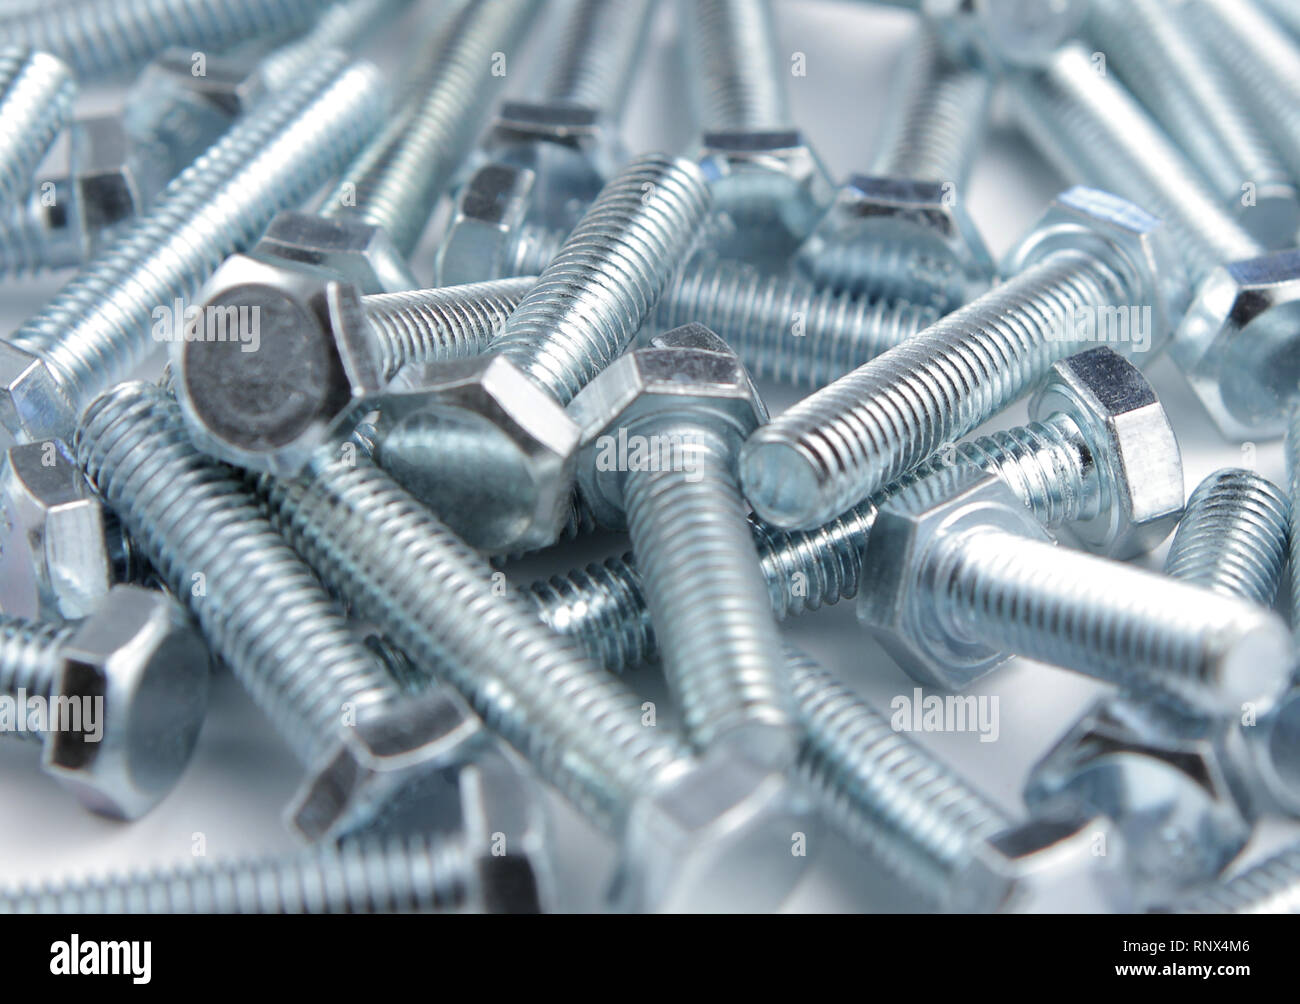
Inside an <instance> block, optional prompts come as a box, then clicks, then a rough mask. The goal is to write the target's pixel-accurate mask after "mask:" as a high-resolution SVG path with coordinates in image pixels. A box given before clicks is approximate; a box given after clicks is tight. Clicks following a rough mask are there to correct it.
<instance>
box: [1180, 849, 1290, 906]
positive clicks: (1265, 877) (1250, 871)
mask: <svg viewBox="0 0 1300 1004" xmlns="http://www.w3.org/2000/svg"><path fill="white" fill-rule="evenodd" d="M1177 912H1179V913H1300V844H1295V843H1293V844H1288V845H1287V846H1285V847H1283V848H1282V849H1281V850H1280V851H1277V852H1275V853H1274V854H1271V855H1269V856H1268V857H1267V858H1265V859H1264V860H1263V861H1260V862H1258V863H1257V864H1254V865H1251V866H1250V867H1249V868H1246V869H1244V870H1243V871H1241V872H1238V873H1237V874H1236V875H1234V876H1233V877H1232V878H1230V879H1228V880H1227V881H1226V882H1222V883H1220V884H1218V885H1215V886H1208V887H1206V888H1205V889H1202V890H1200V891H1199V892H1196V893H1194V894H1193V895H1191V896H1189V897H1187V899H1185V900H1184V901H1183V902H1181V903H1179V904H1178V907H1177Z"/></svg>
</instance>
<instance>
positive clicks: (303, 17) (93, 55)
mask: <svg viewBox="0 0 1300 1004" xmlns="http://www.w3.org/2000/svg"><path fill="white" fill-rule="evenodd" d="M326 2H327V0H159V2H156V3H152V4H149V5H147V6H146V5H142V4H124V3H119V2H118V0H71V2H69V3H59V4H57V5H49V4H45V5H42V6H41V7H40V8H39V9H38V10H31V11H19V12H15V13H10V14H0V38H3V39H5V41H6V42H10V43H17V44H20V45H25V46H27V47H29V48H32V49H38V50H40V51H42V52H48V53H51V54H53V55H55V56H57V57H58V58H59V59H62V60H63V61H64V62H65V63H67V64H68V65H69V66H70V67H72V70H73V72H74V73H76V75H77V79H79V80H90V79H92V78H96V77H104V76H108V75H111V74H113V73H117V72H120V71H122V70H128V69H131V68H132V67H135V66H137V65H139V64H140V63H143V62H144V61H145V60H147V59H149V58H151V57H152V56H154V55H156V54H157V52H158V50H159V49H163V48H166V47H167V46H169V45H188V46H192V47H196V48H200V49H203V50H218V49H222V48H225V47H227V46H230V45H232V44H233V43H235V42H239V41H242V40H244V39H254V38H267V37H271V36H274V35H277V34H280V33H283V32H286V31H290V30H293V29H295V28H298V27H300V26H303V25H306V24H307V23H308V22H310V21H311V19H312V18H313V17H315V16H317V15H318V14H319V13H320V10H321V8H322V7H324V6H325V4H326Z"/></svg>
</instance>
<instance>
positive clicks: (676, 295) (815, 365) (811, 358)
mask: <svg viewBox="0 0 1300 1004" xmlns="http://www.w3.org/2000/svg"><path fill="white" fill-rule="evenodd" d="M938 319H939V312H938V311H937V310H935V309H933V308H931V307H918V306H914V305H913V304H910V303H898V302H886V301H883V300H873V299H869V298H867V297H856V296H851V295H847V294H843V293H836V292H833V291H830V290H818V289H817V288H816V287H815V286H814V285H812V284H811V283H808V282H805V281H803V280H802V279H797V278H793V277H783V276H767V275H763V274H761V273H759V272H757V271H755V270H753V269H749V268H745V267H744V266H741V265H738V264H736V263H735V262H727V261H719V262H716V263H714V264H712V265H703V266H701V267H697V268H692V269H690V270H687V271H684V272H683V273H681V274H680V275H679V276H678V277H677V279H676V281H675V282H674V283H673V285H672V286H671V287H669V289H668V291H667V292H666V293H665V294H664V297H663V299H662V300H661V301H660V304H659V310H658V316H657V317H656V323H657V325H658V327H659V328H661V329H663V330H667V329H670V328H675V327H677V326H678V325H681V324H687V323H690V322H697V323H699V324H703V325H704V326H705V327H707V328H709V329H711V330H712V331H714V332H716V333H717V334H718V335H719V336H720V337H721V338H722V339H723V340H724V341H726V342H727V344H728V345H730V346H731V347H732V348H733V349H735V351H736V352H737V353H738V354H739V355H740V357H741V358H742V359H743V360H744V361H745V365H746V367H747V368H748V369H749V371H750V372H751V373H753V374H754V375H755V376H757V377H761V378H765V379H771V380H779V381H782V382H785V383H792V384H798V385H800V386H805V387H812V388H818V387H822V386H825V385H826V384H828V383H830V382H831V381H833V380H836V379H838V378H839V377H841V376H843V375H844V374H845V373H848V372H850V371H851V370H854V369H856V368H857V367H858V366H861V365H862V364H863V363H865V362H867V361H868V360H870V359H874V358H875V357H876V356H878V355H880V354H881V353H883V352H885V351H887V350H888V349H891V348H893V347H894V346H895V345H898V344H900V343H901V342H903V341H905V340H906V339H908V338H911V337H912V336H913V335H915V334H917V333H918V332H919V331H921V330H923V329H924V328H925V327H927V326H928V325H930V324H933V323H934V322H935V321H937V320H938Z"/></svg>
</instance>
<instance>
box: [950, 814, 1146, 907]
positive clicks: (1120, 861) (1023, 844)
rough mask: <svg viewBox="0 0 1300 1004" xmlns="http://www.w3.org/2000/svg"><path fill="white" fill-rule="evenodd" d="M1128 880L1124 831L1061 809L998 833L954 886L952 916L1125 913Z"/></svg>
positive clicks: (1129, 904) (1098, 818)
mask: <svg viewBox="0 0 1300 1004" xmlns="http://www.w3.org/2000/svg"><path fill="white" fill-rule="evenodd" d="M1130 881H1131V879H1130V876H1129V874H1128V870H1127V867H1126V851H1125V848H1124V843H1123V840H1122V838H1121V836H1120V834H1119V833H1118V832H1117V831H1116V829H1115V827H1114V826H1113V824H1112V823H1111V822H1110V820H1108V819H1106V818H1105V817H1103V816H1096V815H1091V814H1088V813H1085V812H1075V811H1071V810H1070V809H1068V808H1067V809H1064V810H1062V811H1060V812H1051V813H1045V814H1042V815H1039V816H1036V817H1035V818H1034V819H1031V820H1028V821H1027V822H1024V823H1020V824H1018V825H1016V826H1012V827H1010V828H1009V829H1006V830H1003V831H1002V832H1001V833H997V834H994V835H993V836H992V837H990V838H988V839H987V840H986V841H984V842H983V843H982V844H980V845H979V846H978V848H977V849H976V851H975V853H974V854H973V855H972V857H971V860H970V862H969V863H968V865H967V867H966V868H965V869H964V870H963V871H962V872H960V873H959V874H958V875H957V876H956V878H955V879H954V881H953V883H952V890H953V899H952V900H951V902H950V903H949V904H947V905H948V907H949V908H950V909H951V910H953V911H954V912H962V913H964V912H969V911H973V910H980V911H987V912H997V913H1123V912H1127V911H1129V910H1131V909H1132V896H1131V895H1130V894H1129V882H1130Z"/></svg>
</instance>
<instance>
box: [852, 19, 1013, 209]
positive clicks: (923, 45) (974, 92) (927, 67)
mask: <svg viewBox="0 0 1300 1004" xmlns="http://www.w3.org/2000/svg"><path fill="white" fill-rule="evenodd" d="M992 92H993V83H992V80H991V79H990V77H989V75H988V74H987V73H984V72H982V71H980V70H974V69H970V68H967V67H964V66H957V65H954V64H952V63H950V62H948V61H947V60H946V59H945V58H944V57H943V55H942V54H941V52H940V48H939V41H938V39H937V37H936V36H935V33H934V31H933V29H932V28H929V27H928V26H923V27H922V28H921V30H920V31H919V32H918V33H917V36H916V38H915V41H914V42H913V44H912V46H911V47H910V48H909V50H908V52H907V53H906V54H905V55H904V56H903V63H902V73H901V78H900V79H899V81H898V83H897V84H896V85H895V86H894V88H893V89H892V93H891V96H890V106H889V107H890V115H889V117H888V119H887V120H886V126H885V130H884V134H883V136H882V139H881V143H880V149H879V150H878V151H877V153H876V157H875V161H874V163H873V167H872V172H871V173H872V174H875V175H881V176H884V177H889V178H914V179H917V180H922V181H945V182H952V183H953V184H955V185H957V186H958V188H960V189H965V187H966V179H967V178H968V177H969V176H970V168H971V164H972V163H974V160H975V155H976V153H977V152H978V150H979V144H980V141H981V139H982V138H983V135H984V124H985V121H986V119H987V115H988V107H989V100H990V98H991V96H992Z"/></svg>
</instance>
